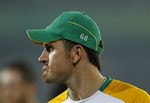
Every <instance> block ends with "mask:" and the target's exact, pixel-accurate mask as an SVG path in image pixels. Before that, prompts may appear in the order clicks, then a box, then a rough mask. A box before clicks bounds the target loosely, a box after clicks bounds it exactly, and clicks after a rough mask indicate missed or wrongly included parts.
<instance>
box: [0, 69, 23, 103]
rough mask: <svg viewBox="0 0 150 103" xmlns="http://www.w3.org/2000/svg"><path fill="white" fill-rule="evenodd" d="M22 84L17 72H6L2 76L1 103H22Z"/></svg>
mask: <svg viewBox="0 0 150 103" xmlns="http://www.w3.org/2000/svg"><path fill="white" fill-rule="evenodd" d="M24 92H25V91H24V84H23V82H22V79H21V76H20V74H19V72H18V71H15V70H6V71H4V72H3V74H2V93H3V95H2V99H3V102H2V103H24V99H25V96H24Z"/></svg>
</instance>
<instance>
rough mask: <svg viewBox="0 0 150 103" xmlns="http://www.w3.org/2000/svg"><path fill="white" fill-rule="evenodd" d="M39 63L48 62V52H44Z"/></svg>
mask: <svg viewBox="0 0 150 103" xmlns="http://www.w3.org/2000/svg"><path fill="white" fill-rule="evenodd" d="M38 61H39V62H40V63H44V64H45V63H46V62H48V52H46V50H44V51H43V52H42V54H41V55H40V57H39V58H38Z"/></svg>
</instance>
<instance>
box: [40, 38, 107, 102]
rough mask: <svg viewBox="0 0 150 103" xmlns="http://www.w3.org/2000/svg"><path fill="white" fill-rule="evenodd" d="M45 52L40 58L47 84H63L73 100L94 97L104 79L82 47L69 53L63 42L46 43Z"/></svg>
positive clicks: (75, 47) (79, 46) (78, 46)
mask: <svg viewBox="0 0 150 103" xmlns="http://www.w3.org/2000/svg"><path fill="white" fill-rule="evenodd" d="M43 46H44V51H43V53H42V54H41V56H40V57H39V59H38V60H39V62H41V63H43V64H44V66H43V72H42V78H43V80H44V81H45V82H46V83H56V82H62V83H64V84H66V85H67V86H68V89H69V96H70V97H71V98H72V99H73V100H82V99H85V98H88V97H90V96H92V95H93V94H94V93H96V91H97V90H98V89H99V88H100V86H101V85H102V84H103V82H104V79H105V77H103V76H102V75H101V74H100V73H99V71H98V69H97V67H95V66H94V65H92V64H91V63H90V62H89V60H88V58H87V54H86V52H85V50H84V49H83V47H82V46H81V45H76V46H74V47H73V48H72V49H71V51H67V50H66V49H65V47H64V44H63V42H62V41H61V40H57V41H55V42H51V43H44V44H43Z"/></svg>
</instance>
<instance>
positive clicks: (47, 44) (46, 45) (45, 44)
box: [43, 43, 52, 47]
mask: <svg viewBox="0 0 150 103" xmlns="http://www.w3.org/2000/svg"><path fill="white" fill-rule="evenodd" d="M43 46H44V47H52V44H50V43H44V44H43Z"/></svg>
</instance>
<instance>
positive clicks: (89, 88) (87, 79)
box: [66, 65, 105, 100]
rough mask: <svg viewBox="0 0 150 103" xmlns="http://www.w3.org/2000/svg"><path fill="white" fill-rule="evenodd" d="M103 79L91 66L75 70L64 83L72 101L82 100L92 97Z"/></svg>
mask: <svg viewBox="0 0 150 103" xmlns="http://www.w3.org/2000/svg"><path fill="white" fill-rule="evenodd" d="M104 80H105V77H103V76H102V75H101V74H100V73H99V71H98V70H97V68H96V67H95V66H93V65H86V66H84V68H75V71H74V72H73V75H72V77H71V78H70V79H69V80H68V81H67V82H66V85H67V86H68V88H69V96H70V98H71V99H73V100H83V99H85V98H88V97H90V96H92V95H93V94H94V93H96V92H97V90H98V89H99V88H100V86H101V85H102V84H103V82H104Z"/></svg>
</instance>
